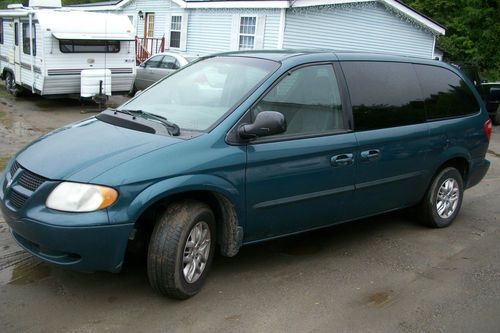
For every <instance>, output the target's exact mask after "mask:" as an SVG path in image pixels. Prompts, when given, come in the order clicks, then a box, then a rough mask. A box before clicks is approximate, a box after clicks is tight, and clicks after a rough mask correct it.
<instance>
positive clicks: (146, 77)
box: [133, 52, 197, 93]
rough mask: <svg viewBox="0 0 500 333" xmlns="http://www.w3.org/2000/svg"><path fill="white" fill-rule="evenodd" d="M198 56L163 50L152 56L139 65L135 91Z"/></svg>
mask: <svg viewBox="0 0 500 333" xmlns="http://www.w3.org/2000/svg"><path fill="white" fill-rule="evenodd" d="M196 58H197V57H195V56H187V55H182V54H179V53H174V52H163V53H158V54H155V55H154V56H151V57H150V58H148V59H147V60H146V61H144V62H143V63H142V64H140V65H139V66H138V67H137V74H136V77H135V82H134V88H133V92H134V93H135V92H136V91H138V90H142V89H145V88H147V87H149V86H150V85H152V84H153V83H155V82H156V81H158V80H160V79H162V78H164V77H165V76H168V75H170V74H171V73H173V72H174V71H176V70H178V69H179V68H181V67H182V66H185V65H187V64H188V63H190V62H192V61H194V60H195V59H196Z"/></svg>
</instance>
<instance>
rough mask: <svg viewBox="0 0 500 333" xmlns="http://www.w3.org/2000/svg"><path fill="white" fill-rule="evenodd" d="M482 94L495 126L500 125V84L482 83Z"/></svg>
mask: <svg viewBox="0 0 500 333" xmlns="http://www.w3.org/2000/svg"><path fill="white" fill-rule="evenodd" d="M481 93H482V95H483V99H484V103H485V104H486V110H488V114H489V116H490V118H491V120H492V121H493V124H495V125H500V82H486V83H482V84H481Z"/></svg>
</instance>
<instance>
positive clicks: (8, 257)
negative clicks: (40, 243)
mask: <svg viewBox="0 0 500 333" xmlns="http://www.w3.org/2000/svg"><path fill="white" fill-rule="evenodd" d="M0 244H2V246H1V248H0V286H3V285H6V284H14V285H25V284H29V283H33V282H36V281H39V280H42V279H44V278H46V277H48V276H49V275H50V274H51V267H50V266H49V265H47V264H45V263H42V261H40V260H39V259H38V258H36V257H33V256H32V255H30V254H29V253H27V252H26V251H24V250H22V249H21V248H20V247H19V246H18V245H17V244H15V242H14V240H13V239H12V237H11V236H10V233H9V232H8V227H7V225H6V224H5V223H1V220H0Z"/></svg>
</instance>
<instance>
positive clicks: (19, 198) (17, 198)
mask: <svg viewBox="0 0 500 333" xmlns="http://www.w3.org/2000/svg"><path fill="white" fill-rule="evenodd" d="M9 200H10V204H11V205H12V206H14V207H16V208H17V209H19V208H21V207H22V206H24V203H25V202H26V200H28V198H27V197H25V196H24V195H22V194H21V193H18V192H17V191H14V190H12V191H11V192H10V198H9Z"/></svg>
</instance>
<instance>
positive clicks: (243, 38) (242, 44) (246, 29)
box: [239, 16, 257, 50]
mask: <svg viewBox="0 0 500 333" xmlns="http://www.w3.org/2000/svg"><path fill="white" fill-rule="evenodd" d="M256 26H257V17H256V16H242V17H241V18H240V36H239V49H240V50H251V49H253V48H254V46H255V30H256Z"/></svg>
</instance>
